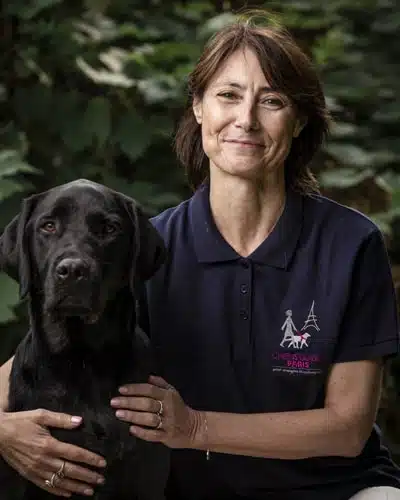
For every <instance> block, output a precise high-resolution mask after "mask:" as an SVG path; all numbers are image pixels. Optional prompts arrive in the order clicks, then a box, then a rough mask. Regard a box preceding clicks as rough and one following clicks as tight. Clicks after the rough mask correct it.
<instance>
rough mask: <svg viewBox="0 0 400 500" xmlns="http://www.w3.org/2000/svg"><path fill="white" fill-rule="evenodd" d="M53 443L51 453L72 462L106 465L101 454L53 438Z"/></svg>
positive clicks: (98, 465)
mask: <svg viewBox="0 0 400 500" xmlns="http://www.w3.org/2000/svg"><path fill="white" fill-rule="evenodd" d="M53 441H54V442H52V444H51V453H50V454H51V455H52V456H55V457H60V458H64V459H65V460H68V461H70V462H77V463H83V464H86V465H92V466H93V467H105V466H106V461H105V460H104V458H103V457H101V456H100V455H96V454H95V453H92V452H91V451H88V450H85V449H83V448H79V446H75V445H73V444H68V443H64V442H62V441H57V440H56V439H53Z"/></svg>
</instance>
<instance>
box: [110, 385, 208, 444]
mask: <svg viewBox="0 0 400 500" xmlns="http://www.w3.org/2000/svg"><path fill="white" fill-rule="evenodd" d="M120 393H121V395H122V396H118V397H116V398H113V399H112V400H111V405H112V406H113V407H114V408H116V409H117V411H116V416H117V417H118V418H120V419H121V420H123V421H125V422H129V423H131V424H133V425H132V426H131V427H130V431H131V433H132V434H133V435H135V436H136V437H138V438H141V439H144V440H145V441H157V442H160V443H163V444H165V445H166V446H169V447H170V448H192V447H193V445H194V442H195V437H197V434H198V433H199V429H200V428H201V424H202V415H201V412H198V411H196V410H193V409H192V408H190V407H189V406H187V405H186V404H185V403H184V401H183V400H182V398H181V396H180V395H179V393H178V391H177V390H176V389H175V388H174V387H172V386H171V385H169V384H168V383H167V382H166V381H165V380H164V379H162V378H161V377H155V376H151V377H150V378H149V383H147V384H130V385H125V386H123V387H121V388H120Z"/></svg>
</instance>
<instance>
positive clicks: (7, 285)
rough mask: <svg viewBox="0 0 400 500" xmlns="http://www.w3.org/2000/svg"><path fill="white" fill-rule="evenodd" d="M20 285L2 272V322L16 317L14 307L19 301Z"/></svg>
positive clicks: (0, 310)
mask: <svg viewBox="0 0 400 500" xmlns="http://www.w3.org/2000/svg"><path fill="white" fill-rule="evenodd" d="M18 290H19V285H18V283H17V282H16V281H14V280H12V279H11V278H9V277H8V276H7V275H6V274H4V273H0V297H1V300H0V323H7V322H8V321H12V320H14V319H15V317H16V316H15V314H14V312H13V307H14V306H16V305H17V304H18V302H19V295H18Z"/></svg>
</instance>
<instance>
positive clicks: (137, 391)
mask: <svg viewBox="0 0 400 500" xmlns="http://www.w3.org/2000/svg"><path fill="white" fill-rule="evenodd" d="M119 392H120V393H121V394H122V395H123V396H143V397H146V398H153V399H160V398H162V395H163V390H162V389H161V388H160V387H157V386H156V385H153V384H128V385H123V386H122V387H120V388H119Z"/></svg>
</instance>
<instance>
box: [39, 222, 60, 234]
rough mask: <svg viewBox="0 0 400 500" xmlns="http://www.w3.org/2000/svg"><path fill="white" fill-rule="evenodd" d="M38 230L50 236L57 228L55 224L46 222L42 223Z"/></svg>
mask: <svg viewBox="0 0 400 500" xmlns="http://www.w3.org/2000/svg"><path fill="white" fill-rule="evenodd" d="M40 230H41V231H42V232H44V233H48V234H51V233H55V232H56V231H57V226H56V224H55V222H53V221H47V222H44V223H43V224H42V225H41V226H40Z"/></svg>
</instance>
